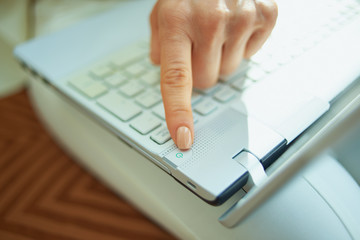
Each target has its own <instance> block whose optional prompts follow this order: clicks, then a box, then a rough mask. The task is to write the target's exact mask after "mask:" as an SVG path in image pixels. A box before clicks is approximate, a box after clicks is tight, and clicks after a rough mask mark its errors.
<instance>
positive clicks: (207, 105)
mask: <svg viewBox="0 0 360 240" xmlns="http://www.w3.org/2000/svg"><path fill="white" fill-rule="evenodd" d="M216 108H217V104H216V102H214V101H213V100H211V99H210V98H208V99H204V100H203V101H201V102H200V103H198V104H197V105H196V106H195V108H194V110H195V111H196V112H197V113H199V114H201V115H203V116H205V115H208V114H210V113H211V112H213V111H215V110H216Z"/></svg>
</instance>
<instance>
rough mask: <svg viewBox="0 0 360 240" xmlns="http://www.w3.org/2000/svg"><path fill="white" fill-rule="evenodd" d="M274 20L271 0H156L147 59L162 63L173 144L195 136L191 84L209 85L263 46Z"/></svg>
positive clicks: (180, 144)
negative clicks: (148, 57) (149, 52)
mask: <svg viewBox="0 0 360 240" xmlns="http://www.w3.org/2000/svg"><path fill="white" fill-rule="evenodd" d="M276 18H277V5H276V4H275V2H274V1H273V0H158V2H157V3H156V5H155V6H154V8H153V10H152V13H151V16H150V23H151V31H152V35H151V54H150V57H151V60H152V61H153V62H154V63H155V64H160V65H161V92H162V97H163V102H164V108H165V115H166V122H167V126H168V129H169V132H170V135H171V137H172V139H173V140H174V142H175V143H176V144H177V146H178V148H180V149H189V148H190V147H191V145H192V143H193V139H194V126H193V117H192V111H191V93H192V87H193V86H194V87H196V88H208V87H211V86H213V85H215V84H216V82H217V80H218V77H219V75H227V74H230V73H231V72H233V71H234V70H235V69H236V68H237V67H238V65H239V64H240V62H241V61H242V59H243V58H250V57H251V56H252V55H253V54H254V53H256V51H257V50H258V49H259V48H260V47H261V46H262V45H263V43H264V42H265V40H266V39H267V37H268V36H269V35H270V33H271V31H272V29H273V27H274V25H275V22H276Z"/></svg>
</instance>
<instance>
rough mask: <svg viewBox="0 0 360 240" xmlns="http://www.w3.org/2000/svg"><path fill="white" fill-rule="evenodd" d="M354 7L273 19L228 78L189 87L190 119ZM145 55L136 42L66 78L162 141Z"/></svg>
mask: <svg viewBox="0 0 360 240" xmlns="http://www.w3.org/2000/svg"><path fill="white" fill-rule="evenodd" d="M299 2H300V3H299V4H301V1H299ZM359 5H360V4H359V3H358V2H357V1H356V0H325V1H320V2H316V3H314V6H311V8H308V9H309V12H306V13H305V14H303V13H302V15H301V16H299V18H296V17H295V18H294V17H292V18H291V19H292V21H282V22H281V23H279V24H278V25H277V26H276V28H275V29H274V31H273V34H272V35H271V36H270V38H269V39H268V41H267V42H266V44H265V45H264V47H263V48H262V49H261V50H260V51H259V52H258V53H257V54H256V55H254V56H253V57H252V58H251V59H250V60H244V61H243V63H242V64H241V66H240V67H239V68H238V70H237V71H236V72H235V73H234V74H233V75H232V76H230V77H228V78H227V79H221V80H220V81H219V83H218V84H217V85H216V86H214V87H212V88H210V89H206V90H197V89H194V91H193V94H192V98H191V103H192V107H193V117H194V123H195V124H197V123H198V122H199V121H202V120H203V118H206V117H208V116H211V115H212V114H213V113H214V112H216V111H218V109H220V108H221V107H222V105H224V104H227V103H229V102H230V101H231V100H232V99H234V98H236V97H238V96H240V95H241V93H242V92H243V91H244V90H245V89H246V88H248V87H249V86H251V85H252V84H254V83H256V82H258V81H261V80H263V79H264V78H266V76H267V75H268V74H270V73H273V72H274V71H276V70H278V69H279V68H280V67H282V66H284V65H286V64H288V63H290V62H291V61H293V60H294V59H296V58H297V57H299V56H301V55H302V54H303V53H305V52H306V51H308V50H309V49H311V48H313V47H315V46H316V45H317V44H319V43H320V42H321V40H323V39H326V38H327V37H329V36H330V35H331V34H332V33H333V32H336V31H337V30H339V29H340V28H341V27H342V26H344V25H346V24H348V23H349V22H351V20H353V19H355V18H356V17H358V16H359V14H360V7H359ZM319 12H321V15H320V16H321V18H320V17H318V18H315V19H319V21H316V22H314V21H312V22H306V16H311V15H312V14H318V13H319ZM304 16H305V17H304ZM279 17H280V16H279ZM300 17H301V18H300ZM304 19H305V20H304ZM309 19H314V18H313V17H309ZM148 56H149V50H148V43H146V42H139V43H137V44H134V45H133V46H130V47H129V48H127V49H126V50H124V54H123V53H122V51H121V52H119V53H117V54H116V55H115V56H113V57H110V58H107V59H106V61H103V62H99V63H98V64H96V65H95V66H91V67H89V68H88V70H87V73H86V74H84V75H82V76H78V77H76V78H72V79H70V80H69V84H70V86H72V87H73V88H74V89H76V91H78V92H79V93H81V94H82V95H83V96H84V97H85V98H88V99H89V100H91V101H95V102H96V103H97V104H98V105H99V106H101V107H102V108H103V109H105V110H107V111H108V112H110V113H112V114H113V115H115V116H116V117H117V118H118V119H119V120H120V121H122V122H124V123H126V124H127V126H128V127H129V128H131V129H132V130H133V131H134V132H136V133H137V134H141V135H144V136H146V137H147V139H148V140H150V141H153V142H155V143H156V144H159V145H162V144H164V143H166V142H167V141H169V140H170V134H169V132H168V130H167V127H166V123H165V112H164V108H163V104H162V97H161V92H160V68H159V67H157V66H153V65H152V64H151V63H150V61H149V58H148Z"/></svg>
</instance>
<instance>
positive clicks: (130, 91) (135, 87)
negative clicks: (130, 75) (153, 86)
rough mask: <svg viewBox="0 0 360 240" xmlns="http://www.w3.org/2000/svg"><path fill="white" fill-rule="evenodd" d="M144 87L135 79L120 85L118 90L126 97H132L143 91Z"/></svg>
mask: <svg viewBox="0 0 360 240" xmlns="http://www.w3.org/2000/svg"><path fill="white" fill-rule="evenodd" d="M144 89H145V87H144V85H142V84H141V83H139V82H138V81H136V80H132V81H129V82H127V83H125V84H124V85H122V86H121V87H120V88H119V90H120V92H121V93H122V94H124V95H125V96H127V97H134V96H136V95H138V94H139V93H141V92H142V91H144Z"/></svg>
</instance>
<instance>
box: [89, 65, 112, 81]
mask: <svg viewBox="0 0 360 240" xmlns="http://www.w3.org/2000/svg"><path fill="white" fill-rule="evenodd" d="M90 73H91V74H93V75H94V76H95V77H98V78H104V77H106V76H109V75H110V74H111V73H112V69H111V68H110V67H109V66H108V65H99V66H97V67H94V68H93V69H91V70H90Z"/></svg>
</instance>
